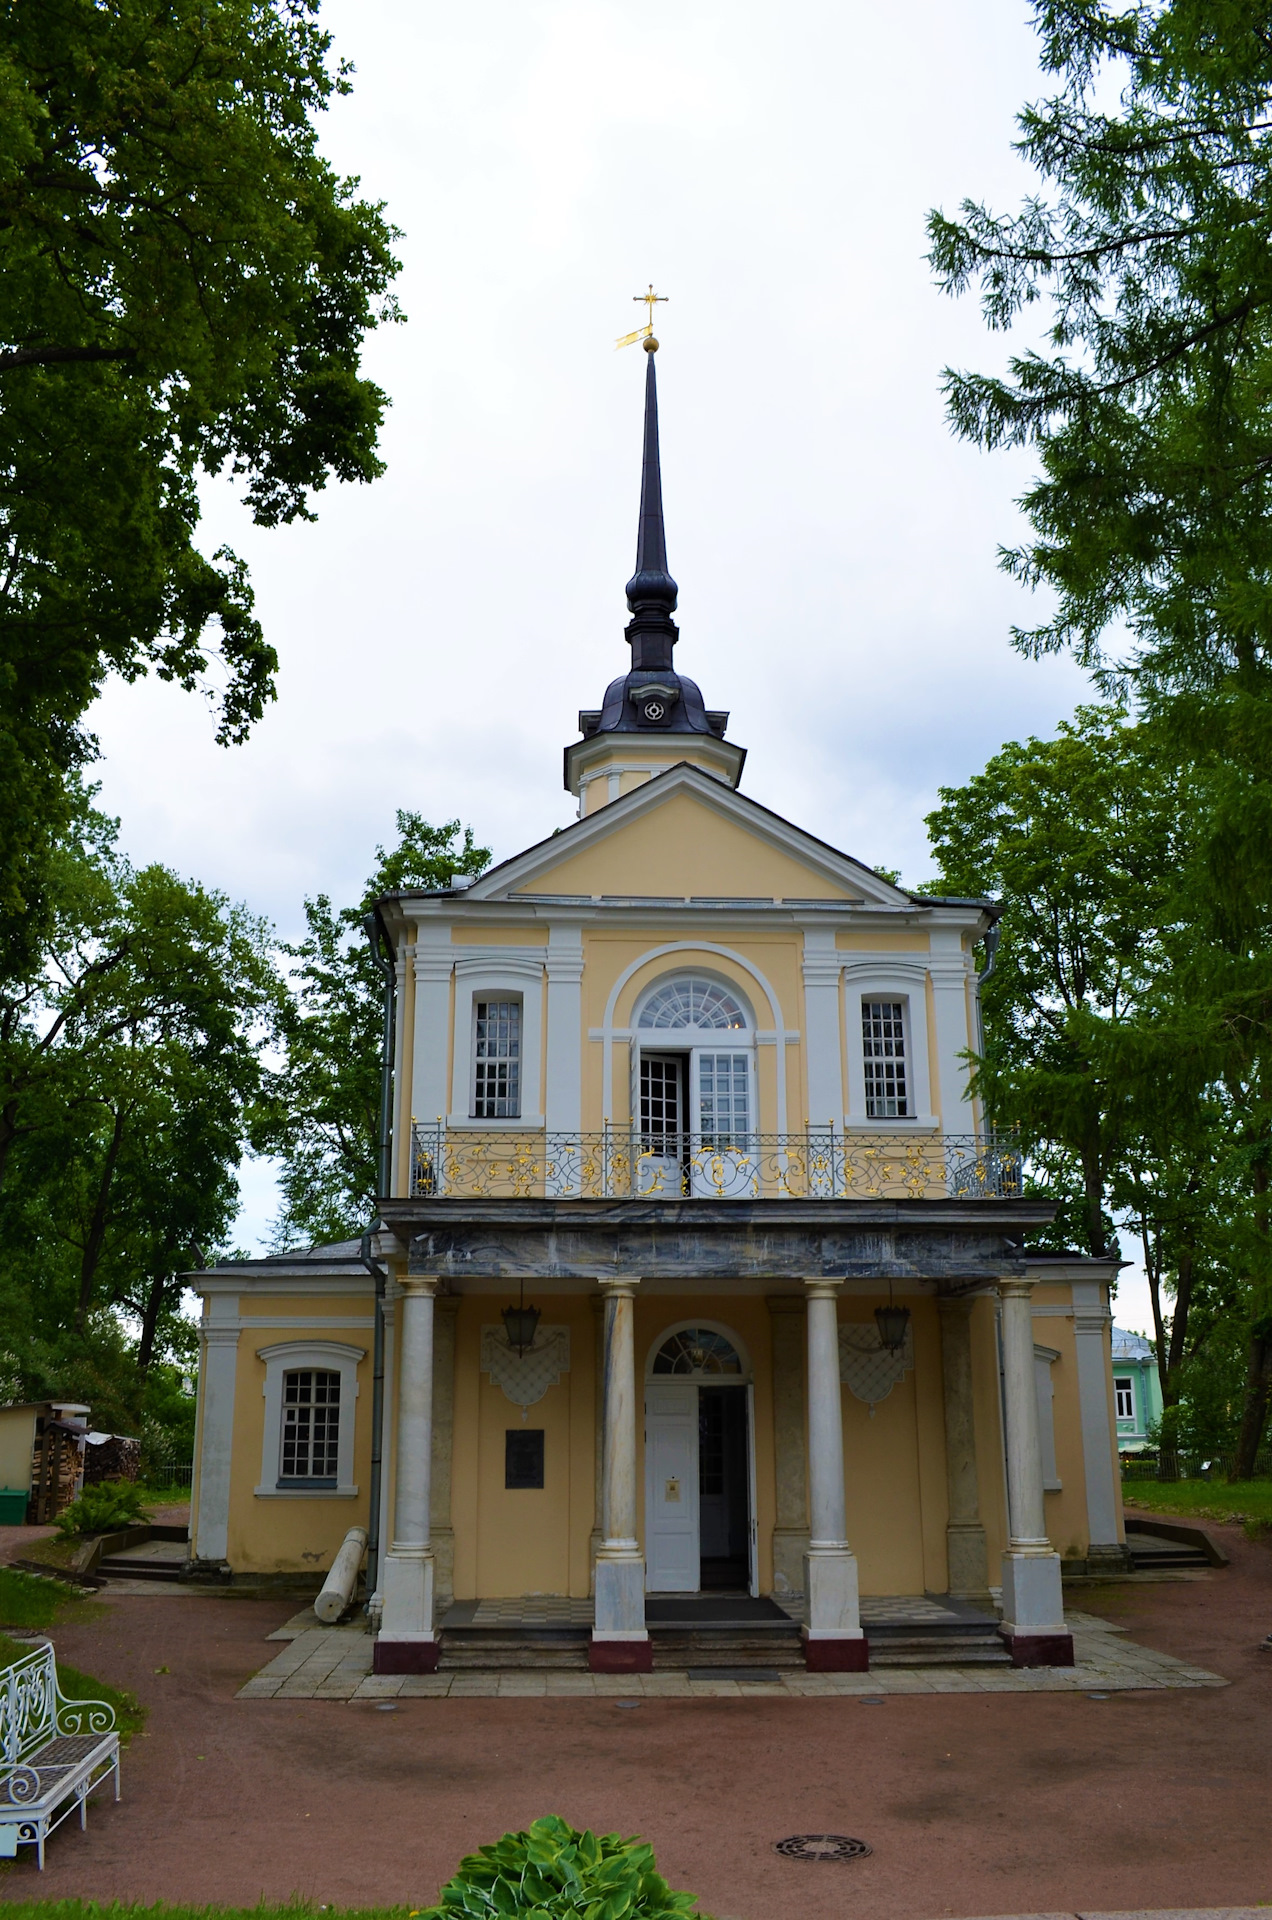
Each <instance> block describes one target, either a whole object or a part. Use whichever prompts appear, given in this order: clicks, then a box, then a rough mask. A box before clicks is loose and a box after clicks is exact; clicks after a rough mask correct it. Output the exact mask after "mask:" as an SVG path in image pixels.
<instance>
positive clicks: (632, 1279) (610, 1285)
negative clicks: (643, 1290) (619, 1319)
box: [596, 1273, 641, 1300]
mask: <svg viewBox="0 0 1272 1920" xmlns="http://www.w3.org/2000/svg"><path fill="white" fill-rule="evenodd" d="M640 1282H641V1276H640V1274H635V1275H632V1274H613V1275H610V1274H605V1273H598V1274H597V1276H596V1284H597V1286H598V1287H600V1289H601V1292H602V1294H603V1296H604V1298H606V1299H607V1300H634V1299H635V1298H636V1289H637V1287H639V1285H640Z"/></svg>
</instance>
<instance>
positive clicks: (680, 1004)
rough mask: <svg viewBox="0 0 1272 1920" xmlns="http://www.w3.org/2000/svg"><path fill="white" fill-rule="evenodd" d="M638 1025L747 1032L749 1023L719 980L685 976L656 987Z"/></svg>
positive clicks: (664, 1029) (642, 1011) (739, 1005)
mask: <svg viewBox="0 0 1272 1920" xmlns="http://www.w3.org/2000/svg"><path fill="white" fill-rule="evenodd" d="M637 1025H638V1026H640V1027H653V1028H656V1029H658V1030H660V1031H663V1032H666V1031H669V1030H672V1029H677V1030H683V1029H685V1028H689V1027H699V1028H705V1029H706V1030H707V1031H709V1032H726V1033H745V1032H746V1029H747V1025H748V1021H747V1017H746V1014H745V1013H744V1012H743V1010H742V1007H741V1004H740V1003H739V1002H738V1001H737V1000H736V999H735V998H734V996H733V995H732V994H731V993H730V992H729V990H728V988H727V987H722V986H720V985H719V983H718V982H717V981H715V980H702V979H698V978H697V977H696V976H695V975H693V974H682V975H680V976H679V977H678V978H677V979H675V980H664V981H663V983H662V985H661V986H660V987H655V988H654V991H653V992H652V993H651V994H650V996H649V998H648V999H647V1000H646V1001H645V1004H644V1006H643V1007H642V1008H641V1010H640V1018H639V1020H638V1021H637Z"/></svg>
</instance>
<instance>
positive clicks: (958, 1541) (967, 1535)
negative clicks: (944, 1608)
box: [945, 1520, 989, 1596]
mask: <svg viewBox="0 0 1272 1920" xmlns="http://www.w3.org/2000/svg"><path fill="white" fill-rule="evenodd" d="M945 1551H946V1557H947V1561H948V1565H949V1575H950V1588H949V1590H950V1592H951V1593H957V1594H969V1595H970V1594H976V1595H978V1596H979V1595H981V1594H986V1593H988V1592H989V1555H988V1553H987V1551H986V1547H985V1529H984V1527H983V1526H982V1525H981V1524H980V1521H979V1520H951V1521H950V1523H949V1525H948V1526H947V1527H946V1529H945Z"/></svg>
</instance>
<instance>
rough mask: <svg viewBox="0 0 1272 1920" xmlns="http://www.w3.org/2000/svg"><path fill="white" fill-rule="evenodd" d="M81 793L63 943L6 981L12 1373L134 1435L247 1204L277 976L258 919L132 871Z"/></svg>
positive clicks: (60, 916) (5, 1292) (4, 1255)
mask: <svg viewBox="0 0 1272 1920" xmlns="http://www.w3.org/2000/svg"><path fill="white" fill-rule="evenodd" d="M76 805H77V810H78V817H79V829H80V830H79V832H78V834H77V835H76V836H75V838H74V839H73V840H68V841H67V842H66V843H65V844H63V845H62V846H60V847H59V849H58V860H57V862H56V863H55V867H54V872H55V874H56V876H57V878H58V880H59V891H58V893H57V895H56V897H55V898H54V899H53V901H52V903H51V904H52V908H53V911H52V914H51V920H52V924H53V926H54V929H55V932H56V938H55V939H54V940H51V941H50V942H48V943H47V944H46V945H45V947H44V948H43V950H42V951H41V952H40V953H39V954H38V955H37V959H38V962H39V965H38V970H37V971H36V972H34V973H33V974H32V975H31V977H29V978H28V979H27V980H26V981H25V982H22V983H20V984H18V985H13V984H11V985H10V986H9V987H8V988H7V989H2V988H0V1311H3V1323H4V1344H5V1348H6V1352H7V1359H6V1361H5V1363H4V1365H3V1368H2V1369H0V1370H3V1371H4V1372H5V1374H6V1375H7V1376H9V1377H10V1378H12V1377H15V1375H16V1377H19V1378H20V1379H22V1380H24V1381H25V1382H26V1383H27V1386H26V1390H28V1391H34V1392H44V1391H47V1390H48V1389H49V1388H50V1387H52V1388H54V1389H60V1390H61V1391H66V1390H67V1388H68V1386H69V1374H70V1373H72V1372H73V1373H76V1374H78V1375H79V1376H80V1381H81V1384H80V1387H79V1390H80V1391H81V1392H85V1391H86V1390H87V1388H88V1386H89V1384H90V1383H95V1396H96V1397H95V1401H93V1400H91V1401H90V1404H96V1403H100V1402H101V1401H102V1400H103V1399H104V1400H105V1401H106V1402H107V1403H108V1404H110V1405H112V1406H114V1407H115V1409H116V1411H115V1414H114V1416H113V1417H114V1418H116V1419H119V1418H121V1417H123V1416H122V1415H121V1414H120V1412H119V1411H118V1409H119V1407H120V1406H121V1405H123V1406H127V1407H131V1408H132V1420H131V1424H132V1426H133V1430H135V1427H136V1421H137V1419H138V1418H139V1417H140V1410H141V1408H142V1406H143V1404H144V1399H145V1383H146V1376H147V1374H148V1372H149V1370H150V1368H151V1366H152V1364H153V1363H154V1362H155V1361H156V1360H157V1359H160V1358H162V1357H163V1356H164V1355H165V1354H173V1355H175V1356H177V1357H185V1355H186V1351H187V1347H188V1338H189V1334H188V1329H187V1328H185V1326H184V1323H183V1322H182V1321H181V1319H180V1314H179V1307H180V1299H181V1279H180V1275H181V1273H182V1272H183V1271H188V1270H189V1269H190V1268H191V1267H194V1266H199V1265H202V1263H203V1256H202V1252H201V1249H202V1248H206V1247H208V1246H211V1245H215V1244H216V1243H217V1242H218V1241H219V1240H221V1239H222V1238H223V1236H224V1235H225V1234H226V1233H227V1232H228V1229H229V1227H230V1224H231V1222H232V1220H233V1218H234V1215H235V1213H236V1211H237V1205H238V1188H237V1180H236V1177H235V1176H236V1169H237V1166H238V1163H239V1161H240V1159H241V1157H242V1154H243V1151H244V1149H245V1141H246V1132H247V1116H248V1110H249V1108H250V1105H251V1103H252V1102H253V1101H254V1099H255V1098H256V1096H257V1093H258V1090H259V1084H260V1052H261V1048H262V1046H263V1044H264V1041H265V1039H266V1036H267V1033H268V1030H269V1018H270V1014H271V1009H272V1007H273V1005H274V1003H275V1002H276V1000H277V996H278V982H277V977H276V975H275V972H274V970H273V966H272V959H271V953H270V946H269V941H268V938H267V932H266V929H265V928H264V927H263V926H262V925H261V924H260V923H259V922H257V921H255V920H253V919H252V918H251V917H250V916H248V915H247V914H245V913H244V912H243V911H242V910H241V909H239V908H234V907H232V906H231V905H230V904H229V903H228V902H227V901H226V900H225V899H223V898H222V897H221V896H220V895H217V894H213V893H209V892H207V891H206V890H205V889H203V888H200V887H198V886H192V885H189V884H187V883H185V882H183V881H181V880H179V879H178V878H177V876H176V875H174V874H172V873H170V872H168V871H167V870H166V869H164V868H161V867H148V868H143V869H140V870H136V869H134V868H132V867H131V866H130V865H129V863H128V862H127V861H126V860H124V859H123V858H122V856H121V855H120V854H119V853H118V852H117V850H116V849H115V847H114V844H113V835H114V826H113V823H112V822H109V821H107V820H105V819H104V818H103V817H102V816H101V815H100V814H98V813H96V812H95V811H94V810H93V808H92V806H91V804H90V802H89V800H88V799H87V798H86V797H85V796H83V795H79V796H77V800H76ZM119 1312H123V1313H124V1314H125V1315H127V1316H129V1317H135V1320H136V1322H137V1324H138V1335H137V1337H136V1338H135V1339H132V1340H129V1339H128V1338H127V1337H126V1335H125V1334H124V1333H123V1332H122V1331H121V1329H120V1326H119V1322H118V1317H117V1316H118V1313H119ZM121 1341H122V1342H123V1345H122V1347H121V1344H120V1343H121Z"/></svg>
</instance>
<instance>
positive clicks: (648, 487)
mask: <svg viewBox="0 0 1272 1920" xmlns="http://www.w3.org/2000/svg"><path fill="white" fill-rule="evenodd" d="M643 345H644V347H645V352H646V355H647V358H646V362H645V446H644V457H643V460H642V462H641V474H640V519H639V521H638V523H637V528H636V571H635V573H634V574H633V575H632V577H631V579H630V580H629V581H628V582H627V605H628V607H629V608H630V610H631V612H632V614H633V615H634V618H633V619H632V620H631V622H630V623H629V625H628V628H627V638H628V640H629V642H630V643H631V649H632V665H633V667H637V668H661V669H667V668H669V667H670V666H671V650H672V648H673V647H674V646H675V644H676V626H675V622H674V621H673V620H672V618H671V615H672V613H673V611H674V609H675V605H676V594H677V587H676V583H675V581H674V580H673V579H672V577H671V575H670V574H669V573H668V571H667V534H666V529H665V527H664V526H663V503H662V468H661V466H660V463H659V459H658V381H657V376H656V374H655V372H654V355H655V353H656V352H657V351H658V342H657V341H656V340H655V339H653V338H652V336H651V337H650V338H649V339H647V340H645V341H644V342H643Z"/></svg>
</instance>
